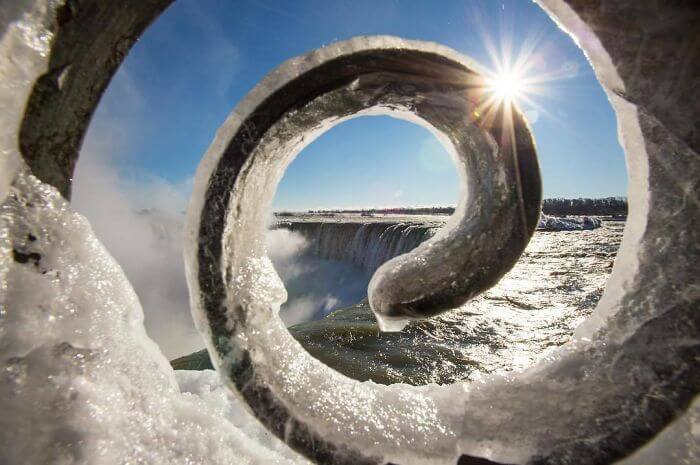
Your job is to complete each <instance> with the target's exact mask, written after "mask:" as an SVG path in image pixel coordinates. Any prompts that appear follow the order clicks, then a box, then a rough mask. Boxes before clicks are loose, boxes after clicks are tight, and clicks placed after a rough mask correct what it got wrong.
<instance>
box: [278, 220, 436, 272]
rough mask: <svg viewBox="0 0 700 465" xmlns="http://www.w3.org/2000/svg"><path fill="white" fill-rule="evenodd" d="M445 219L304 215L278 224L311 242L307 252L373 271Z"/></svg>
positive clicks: (413, 246) (417, 242)
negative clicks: (337, 219) (324, 218)
mask: <svg viewBox="0 0 700 465" xmlns="http://www.w3.org/2000/svg"><path fill="white" fill-rule="evenodd" d="M442 223H444V221H442V222H441V221H440V219H432V218H431V219H428V220H427V221H417V220H415V219H407V218H400V219H398V220H393V221H391V220H389V221H387V220H386V219H380V220H377V221H370V220H368V219H366V218H364V217H360V218H359V219H358V218H357V217H351V218H350V220H349V221H348V220H344V219H341V221H328V220H326V221H319V220H318V219H314V218H311V219H309V218H305V217H303V216H302V217H300V218H299V219H297V220H296V221H280V222H278V227H280V228H285V229H288V230H290V231H292V232H295V233H297V234H300V235H301V236H302V237H304V239H306V240H307V241H308V243H309V247H308V249H307V253H311V254H312V255H314V256H316V257H319V258H323V259H328V260H336V261H341V262H345V263H348V264H351V265H353V266H355V267H357V268H360V269H362V270H363V271H365V272H366V273H368V274H370V275H371V274H372V273H374V271H375V270H376V269H377V268H379V266H380V265H382V264H383V263H384V262H386V261H388V260H389V259H391V258H394V257H396V256H398V255H401V254H404V253H406V252H409V251H411V250H413V249H414V248H416V247H417V246H418V244H420V243H421V242H423V241H425V240H427V239H428V238H430V237H432V235H433V234H435V232H436V231H437V230H438V229H439V228H440V226H442Z"/></svg>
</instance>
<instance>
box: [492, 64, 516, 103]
mask: <svg viewBox="0 0 700 465" xmlns="http://www.w3.org/2000/svg"><path fill="white" fill-rule="evenodd" d="M488 89H489V90H490V91H491V92H493V94H494V95H495V96H496V97H497V98H498V99H499V100H501V101H503V102H512V101H514V100H516V99H517V98H518V97H520V96H521V95H522V93H523V90H524V84H523V80H522V78H521V77H520V76H518V75H517V74H516V73H513V72H508V71H504V72H501V73H498V74H496V75H495V76H493V77H492V78H490V79H489V83H488Z"/></svg>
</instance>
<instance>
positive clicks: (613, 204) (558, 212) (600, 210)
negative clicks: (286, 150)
mask: <svg viewBox="0 0 700 465" xmlns="http://www.w3.org/2000/svg"><path fill="white" fill-rule="evenodd" d="M454 211H455V207H453V206H438V207H392V208H361V209H352V208H351V209H337V210H333V209H330V210H308V211H307V212H306V213H314V214H318V215H332V214H334V213H354V214H359V215H365V216H372V215H386V214H396V215H451V214H452V213H454ZM542 212H543V213H544V214H546V215H553V216H566V215H592V216H613V215H614V216H619V215H627V199H626V198H624V197H605V198H602V199H562V198H554V199H544V201H543V202H542ZM294 214H295V212H288V211H282V212H277V213H276V215H277V216H293V215H294Z"/></svg>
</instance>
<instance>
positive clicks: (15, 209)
mask: <svg viewBox="0 0 700 465" xmlns="http://www.w3.org/2000/svg"><path fill="white" fill-rule="evenodd" d="M0 291H1V292H0V364H1V366H0V368H1V370H0V410H1V411H2V412H3V414H2V415H0V445H1V447H0V462H1V463H3V464H8V465H14V464H17V465H19V464H27V463H37V464H39V463H56V462H57V461H60V462H61V463H90V464H105V465H113V464H114V463H152V464H156V463H168V464H183V465H184V464H191V463H208V464H222V465H223V464H226V465H230V464H232V463H247V464H269V463H280V464H290V463H301V462H304V461H303V460H302V459H301V458H299V457H296V456H295V454H293V453H292V452H291V451H290V450H289V449H288V448H286V446H283V445H282V444H281V443H280V442H279V440H277V439H276V438H273V437H271V435H269V434H267V433H265V432H264V431H263V430H262V426H260V425H259V424H257V422H256V420H254V419H253V418H252V417H251V416H250V414H249V413H247V412H246V411H245V410H244V409H242V408H240V407H236V405H240V404H236V403H235V402H234V401H232V400H231V399H229V398H228V396H224V395H223V392H224V391H223V390H222V389H221V387H220V384H217V386H219V387H217V388H216V389H217V390H218V391H217V392H209V393H206V392H205V387H206V386H207V385H212V384H216V383H214V382H213V381H212V376H213V375H212V374H211V373H204V374H202V375H200V377H201V379H200V380H198V381H196V382H195V381H194V380H193V379H192V376H190V377H189V378H188V377H187V376H186V375H184V374H183V375H179V377H180V379H181V382H183V384H186V385H187V387H188V389H189V390H190V391H195V392H197V394H198V395H192V394H190V393H188V392H183V393H181V392H180V388H179V387H178V385H177V383H176V380H175V377H174V374H173V371H172V369H171V368H170V365H169V364H168V362H167V360H166V359H165V358H164V357H163V355H162V354H161V353H160V351H159V350H158V347H157V346H156V345H155V344H154V343H153V342H152V341H151V340H150V339H149V338H148V336H147V335H146V333H145V331H144V328H143V314H142V311H141V307H140V305H139V302H138V299H137V297H136V295H135V293H134V291H133V289H132V288H131V286H130V284H129V283H128V282H127V280H126V278H125V276H124V274H123V272H122V270H121V269H120V268H119V266H118V265H117V263H116V262H115V261H114V260H113V259H112V258H111V257H110V256H109V254H108V253H107V252H106V251H105V249H104V248H103V247H102V245H101V244H100V243H99V241H98V240H97V239H96V238H95V237H94V235H93V234H92V231H91V229H90V226H89V224H88V223H87V221H86V220H85V219H84V218H83V217H81V216H80V215H78V214H76V213H73V212H72V211H71V209H70V207H69V206H68V204H67V202H66V201H65V200H64V199H63V198H62V197H61V196H60V195H59V194H58V192H57V191H56V190H55V189H54V188H52V187H49V186H47V185H45V184H42V183H41V182H40V181H38V180H37V179H36V178H34V177H33V176H31V175H28V174H20V175H19V176H17V177H16V178H15V180H14V182H13V185H12V187H11V188H10V191H9V195H8V196H7V197H6V199H5V201H4V202H3V203H2V205H1V206H0Z"/></svg>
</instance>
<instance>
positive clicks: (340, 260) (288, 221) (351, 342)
mask: <svg viewBox="0 0 700 465" xmlns="http://www.w3.org/2000/svg"><path fill="white" fill-rule="evenodd" d="M447 219H448V217H447V216H440V215H405V216H404V215H376V216H362V215H360V214H345V213H340V214H330V213H329V214H295V215H294V216H291V217H282V218H280V219H279V220H278V221H277V223H276V226H275V228H276V229H274V230H273V231H271V234H272V235H273V237H274V235H275V234H280V235H281V236H280V237H278V238H277V240H276V243H278V242H288V243H292V242H295V241H296V242H297V243H298V244H301V245H300V246H298V247H296V248H295V249H294V255H293V256H292V257H287V258H286V259H285V260H281V259H280V254H279V253H278V252H276V250H273V251H271V256H272V260H273V263H274V264H275V267H276V268H277V271H278V273H279V274H280V276H281V277H282V279H283V281H284V282H285V285H286V287H287V290H288V293H289V299H288V301H287V303H286V304H284V305H283V306H282V309H281V311H280V315H281V316H282V318H283V320H285V321H286V322H287V324H288V325H289V326H290V327H289V330H290V332H291V333H292V335H293V336H294V337H295V338H296V339H297V340H298V341H299V342H300V343H301V344H302V345H303V346H304V347H305V348H306V350H307V351H309V353H311V354H312V355H313V356H314V357H316V358H317V359H319V360H321V361H322V362H324V363H325V364H327V365H329V366H331V367H333V368H334V369H336V370H338V371H340V372H341V373H343V374H345V375H347V376H349V377H352V378H355V379H358V380H362V381H368V380H371V381H374V382H376V383H382V384H392V383H408V384H415V385H423V384H430V383H438V384H447V383H451V382H455V381H461V380H474V379H478V378H479V377H480V376H483V375H486V374H489V373H498V372H508V371H513V370H521V369H523V368H526V367H527V366H530V365H532V364H534V363H535V362H536V361H537V360H538V359H540V358H541V357H542V355H543V354H544V353H546V351H547V350H548V349H551V348H553V347H557V346H559V345H561V344H564V343H565V342H567V341H568V340H569V339H570V338H571V335H572V333H573V331H574V328H575V327H576V326H577V325H578V323H579V322H581V321H582V320H583V319H584V318H585V317H586V316H588V315H589V314H590V312H592V311H593V309H594V308H595V305H596V304H597V302H598V300H599V298H600V296H601V294H602V291H603V288H604V286H605V282H606V280H607V277H608V275H609V273H610V269H611V267H612V263H613V260H614V258H615V254H616V252H617V249H618V247H619V244H620V240H621V237H622V230H623V228H624V222H622V221H610V220H605V221H601V219H599V218H589V217H572V218H556V219H554V218H552V217H545V216H543V218H542V220H541V221H540V225H539V231H537V232H536V233H535V235H534V237H533V239H532V240H531V242H530V244H529V245H528V247H527V249H526V250H525V253H524V254H523V255H522V257H521V259H520V260H519V261H518V263H517V264H516V265H515V267H514V268H513V269H512V270H511V271H510V272H509V273H508V274H507V275H506V276H505V277H504V278H503V279H502V280H501V281H500V282H499V283H498V285H496V286H495V287H494V288H492V289H490V290H488V291H487V292H485V293H484V294H482V295H480V296H478V297H476V298H475V299H473V300H472V301H470V302H468V303H467V304H465V305H463V306H462V307H460V308H458V309H455V310H453V311H451V312H447V313H446V314H444V315H441V316H438V317H435V318H432V319H430V320H426V321H421V322H413V323H411V324H410V325H409V326H408V327H407V328H406V329H405V330H404V331H402V332H399V333H384V332H380V331H379V328H378V326H377V323H376V320H375V317H374V314H373V313H372V311H371V309H370V308H369V305H368V303H367V300H366V296H367V293H366V289H367V283H368V282H369V278H370V277H371V275H372V273H373V272H374V271H375V270H376V269H377V268H378V267H379V266H380V265H381V264H383V263H384V262H386V261H388V260H389V259H391V258H393V257H395V256H397V255H400V254H403V253H406V252H409V251H410V250H412V249H414V248H415V247H417V246H418V245H419V244H420V243H421V242H423V241H425V240H427V239H428V238H429V237H431V236H432V235H433V234H435V232H436V231H437V230H438V228H439V227H440V226H442V225H443V224H445V222H446V221H447ZM582 224H586V225H592V226H591V227H592V228H593V229H583V228H582V226H581V225H582ZM271 245H274V244H271ZM302 304H304V305H306V306H307V307H308V308H307V309H305V310H304V311H302V312H300V310H299V309H300V307H301V306H302ZM299 313H301V315H302V317H301V318H300V317H299ZM290 315H293V316H290ZM173 366H175V367H176V368H180V369H203V368H211V363H210V361H209V355H208V353H207V352H206V351H200V352H196V353H193V354H190V355H188V356H184V357H181V358H179V359H177V360H174V361H173Z"/></svg>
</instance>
